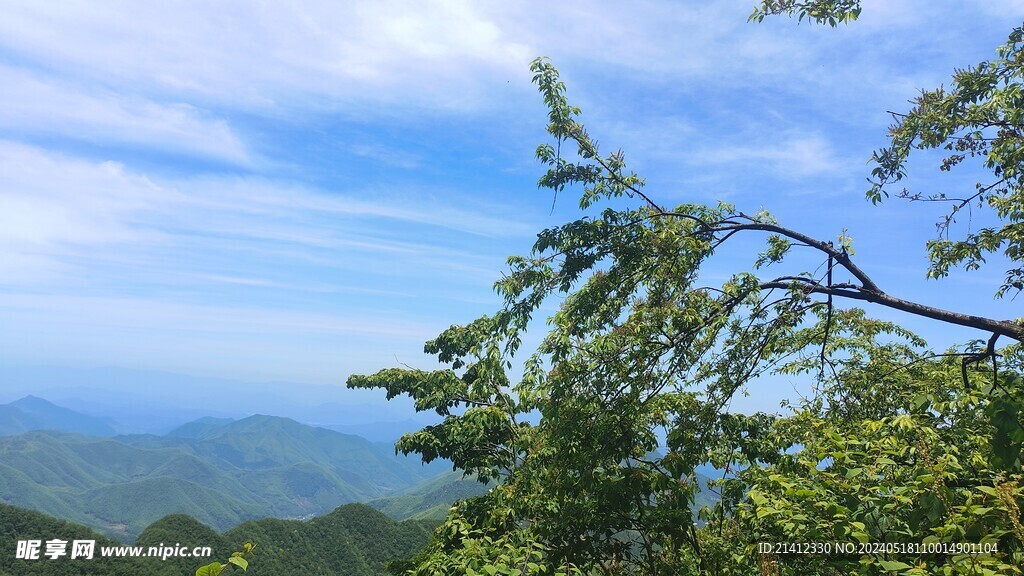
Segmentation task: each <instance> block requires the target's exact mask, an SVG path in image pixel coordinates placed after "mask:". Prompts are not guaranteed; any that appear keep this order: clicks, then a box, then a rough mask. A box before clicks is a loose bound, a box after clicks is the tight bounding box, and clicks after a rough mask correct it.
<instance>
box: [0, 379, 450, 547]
mask: <svg viewBox="0 0 1024 576" xmlns="http://www.w3.org/2000/svg"><path fill="white" fill-rule="evenodd" d="M26 400H27V401H26V402H23V401H20V400H19V401H18V402H15V403H12V404H10V405H7V406H8V407H9V408H11V410H10V411H11V412H13V410H20V408H18V406H19V405H33V406H36V407H37V408H39V407H43V408H46V406H44V405H43V404H41V403H40V401H39V399H26ZM42 402H45V401H42ZM47 404H48V403H47ZM58 408H60V407H56V406H53V405H50V407H49V408H48V410H49V412H47V411H46V410H39V411H37V412H36V414H45V413H50V414H58V415H62V416H64V417H68V419H66V420H62V423H63V424H64V425H65V426H66V427H67V428H71V427H72V424H73V425H74V427H76V428H78V423H82V425H83V426H84V424H86V423H88V421H81V422H80V419H77V418H75V417H72V416H73V414H72V415H69V414H67V413H64V412H60V410H57V409H58ZM68 412H71V411H68ZM7 416H8V414H4V413H2V412H0V423H3V424H4V425H5V428H4V429H6V430H11V429H15V428H14V424H16V423H18V422H22V421H23V420H24V417H23V416H21V414H15V416H16V418H8V417H7ZM93 424H95V422H93ZM104 431H105V432H108V433H109V430H104ZM446 470H450V466H449V465H448V464H446V463H444V462H440V461H436V462H433V463H431V464H430V465H424V464H422V463H421V462H420V461H419V460H418V459H417V458H413V457H405V456H399V455H396V454H395V452H394V448H393V447H392V446H391V445H389V444H384V443H375V442H370V441H368V440H366V439H364V438H361V437H358V436H354V435H349V434H342V433H340V432H336V431H333V430H327V429H324V428H318V427H313V426H308V425H305V424H301V423H299V422H296V421H294V420H291V419H289V418H282V417H276V416H263V415H254V416H250V417H247V418H242V419H239V420H231V419H226V418H221V419H217V418H203V419H200V420H197V421H194V422H191V423H187V424H185V425H182V426H180V427H178V428H176V429H174V430H172V431H171V432H170V433H168V434H165V435H160V436H158V435H153V434H136V435H121V436H97V435H85V434H81V433H71V432H62V431H58V430H52V429H48V430H36V431H31V432H23V433H20V434H16V435H7V436H0V501H2V502H6V503H8V504H13V505H16V506H22V507H26V508H32V509H35V510H39V511H42V512H45V513H48V514H51V515H54V516H57V517H60V518H64V519H67V520H71V521H75V522H80V523H82V524H85V525H87V526H90V527H92V528H95V529H97V530H99V531H101V532H103V533H105V534H108V535H110V536H113V537H115V538H118V539H120V540H123V541H128V540H131V539H133V538H134V537H136V536H137V535H138V534H139V533H140V532H141V531H142V530H143V529H144V528H145V527H146V526H147V525H149V524H150V523H152V522H153V521H155V520H157V519H159V518H161V517H163V516H166V515H168V514H172V513H185V514H189V515H191V516H193V517H195V518H196V519H198V520H199V521H201V522H203V523H204V524H207V525H209V526H211V527H213V528H214V529H217V530H226V529H228V528H230V527H232V526H235V525H237V524H239V523H241V522H243V521H245V520H249V519H256V518H262V517H268V516H274V517H280V518H305V517H311V516H315V515H321V514H325V513H327V512H329V511H331V510H333V509H334V508H336V507H337V506H339V505H341V504H346V503H351V502H365V501H370V500H375V499H380V498H385V497H392V496H396V495H399V494H402V493H403V491H404V490H407V489H410V488H412V487H414V486H417V485H418V484H419V483H421V482H423V481H425V480H430V479H433V478H435V477H436V476H437V475H439V474H441V473H443V472H445V471H446Z"/></svg>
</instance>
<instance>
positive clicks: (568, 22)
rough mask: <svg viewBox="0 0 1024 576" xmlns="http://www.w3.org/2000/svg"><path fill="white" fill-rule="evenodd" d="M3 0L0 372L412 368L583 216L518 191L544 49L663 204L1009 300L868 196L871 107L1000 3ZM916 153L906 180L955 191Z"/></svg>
mask: <svg viewBox="0 0 1024 576" xmlns="http://www.w3.org/2000/svg"><path fill="white" fill-rule="evenodd" d="M5 4H6V5H5V6H4V7H3V8H2V11H3V14H4V17H3V18H0V363H5V364H8V365H26V364H30V365H55V366H64V367H81V368H91V367H100V366H115V367H123V368H132V369H146V370H162V371H169V372H177V373H182V374H192V375H198V376H209V377H219V378H232V379H239V380H252V381H271V380H275V381H282V380H284V381H296V382H307V383H313V384H334V385H340V384H341V383H342V382H344V379H345V377H346V376H347V375H348V374H350V373H353V372H372V371H375V370H377V369H379V368H383V367H389V366H394V365H396V363H397V362H402V363H405V364H409V365H414V366H423V367H430V366H432V365H433V364H432V362H431V359H430V358H428V357H426V356H424V355H423V354H422V344H423V341H424V340H427V339H429V338H431V337H433V336H435V335H436V334H437V333H438V332H439V331H440V330H442V329H444V328H445V327H447V326H448V325H450V324H452V323H464V322H468V321H470V320H472V319H473V318H476V317H477V316H479V315H480V314H484V313H488V312H491V311H493V310H494V309H495V308H496V307H497V306H498V304H499V300H498V298H497V297H496V296H495V295H494V293H493V290H492V288H491V286H492V284H493V282H494V280H496V279H497V278H498V277H499V276H500V274H501V272H502V270H503V269H504V261H505V258H506V257H507V256H509V255H512V254H522V253H526V252H527V251H528V250H529V247H530V245H531V244H532V240H533V237H534V234H535V233H536V232H537V231H539V230H541V229H542V228H544V227H548V226H552V225H557V224H559V223H562V222H564V221H567V220H569V219H573V218H575V217H577V216H578V214H577V211H576V205H575V201H574V200H575V199H574V198H573V197H572V196H571V195H570V194H565V196H564V197H561V198H559V199H558V202H557V203H556V204H555V206H554V209H552V198H551V195H550V193H549V192H547V191H540V190H537V188H536V181H537V178H538V177H539V176H540V174H541V167H540V166H539V165H537V164H536V163H535V161H534V160H533V150H534V148H535V147H536V145H537V144H539V143H542V142H545V141H546V140H545V135H544V130H543V129H544V124H545V122H546V115H545V111H544V109H543V106H542V103H541V101H540V97H539V96H538V95H537V93H536V91H535V90H534V88H533V87H532V86H531V84H530V73H529V71H528V64H529V62H530V60H532V59H533V58H534V57H535V56H538V55H547V56H549V57H551V59H552V61H553V63H554V64H555V65H556V66H557V67H558V68H559V69H560V71H561V72H562V76H563V79H564V80H565V81H566V83H567V84H568V86H569V96H570V98H571V99H572V100H573V101H574V103H576V104H577V105H579V106H581V107H582V108H583V111H584V116H583V120H584V122H585V123H586V124H587V126H588V128H589V129H590V132H591V133H592V134H593V135H594V136H595V137H596V138H597V139H598V140H599V141H600V142H601V143H602V145H603V146H604V147H605V149H606V150H611V149H615V148H622V149H623V150H625V152H626V154H627V156H626V157H627V161H628V162H629V164H630V165H631V166H632V167H633V168H634V169H636V170H637V171H638V172H640V173H641V175H643V176H645V177H647V179H648V189H649V192H650V193H651V194H652V195H653V196H654V197H655V198H656V199H658V200H659V201H660V202H662V203H665V204H675V203H681V202H689V201H700V202H713V201H715V200H717V199H724V200H727V201H730V202H734V203H736V204H737V206H738V207H740V208H741V209H743V210H746V211H750V212H753V211H756V210H757V209H759V208H761V207H764V208H767V209H768V210H770V211H771V212H773V213H774V214H776V215H777V216H778V217H779V219H780V221H781V222H782V223H783V224H785V225H789V226H791V227H793V228H797V229H800V230H802V231H804V232H807V233H810V234H812V235H815V236H818V237H821V238H834V237H835V235H836V234H838V233H840V232H841V231H842V230H843V229H844V228H845V229H848V231H849V234H850V235H851V236H852V237H853V238H854V240H855V243H856V247H857V250H858V252H857V257H858V258H859V261H860V262H861V263H862V264H863V267H864V268H865V269H867V270H868V272H869V274H871V275H872V276H874V277H875V279H876V280H877V282H878V283H879V284H880V285H881V286H882V287H883V288H885V289H887V290H889V291H890V292H891V293H893V294H895V295H899V296H903V297H907V298H912V299H917V300H920V301H922V302H925V303H928V304H932V305H937V306H942V307H947V308H952V309H956V310H963V311H974V312H976V313H982V314H991V315H994V316H999V317H1013V316H1019V315H1021V314H1020V308H1019V303H1017V302H1011V301H1009V300H1006V301H993V300H992V297H991V295H992V293H993V292H994V291H995V289H996V287H997V286H998V283H999V281H1000V279H1001V276H1000V272H1001V269H1000V268H999V267H998V266H992V267H990V268H987V269H983V270H982V271H980V272H976V273H973V274H969V275H965V274H956V275H954V276H953V277H952V278H950V279H947V280H944V281H942V282H934V281H933V282H925V280H924V270H925V257H924V242H925V241H926V240H927V239H928V238H930V237H931V236H932V235H933V234H934V222H935V220H936V219H937V216H938V214H937V213H936V212H934V211H933V208H934V207H928V206H920V205H908V204H906V203H902V202H899V201H890V202H887V203H885V204H883V205H882V206H880V207H872V206H871V205H870V204H869V203H867V202H866V201H865V200H864V196H863V192H864V190H865V189H866V183H865V177H866V176H867V174H868V172H869V167H868V165H867V159H868V158H869V157H870V154H871V151H872V150H873V149H875V148H878V147H880V146H882V145H883V144H884V136H885V129H886V126H887V125H888V124H889V120H890V119H889V116H888V115H887V114H886V111H887V110H895V111H902V110H906V108H907V104H906V101H907V100H909V99H910V98H912V97H913V96H914V95H915V94H916V93H917V91H918V90H919V89H921V88H932V87H935V86H937V85H940V84H942V83H946V84H947V85H948V80H949V77H950V74H951V73H952V71H953V69H954V68H955V67H963V66H967V65H970V64H973V63H976V62H978V61H980V60H984V59H988V58H990V57H992V56H993V54H994V50H995V48H996V47H997V46H998V45H1000V44H1002V43H1003V42H1004V41H1005V39H1006V36H1007V34H1008V33H1009V31H1010V29H1011V28H1012V27H1013V26H1015V25H1019V24H1020V23H1021V18H1022V15H1024V2H1021V1H1019V0H1015V1H1006V2H990V1H986V0H973V1H956V2H954V1H948V2H928V1H923V0H921V1H910V0H907V1H903V0H892V1H885V2H883V1H881V0H878V1H871V2H865V8H864V12H863V15H862V17H861V20H860V21H858V22H857V23H855V24H853V25H851V26H845V27H840V28H838V29H835V30H832V29H828V28H822V27H816V26H808V25H807V24H806V23H805V24H802V25H797V23H796V22H795V21H793V20H789V19H775V20H768V21H765V22H764V23H762V24H752V23H747V22H746V17H747V15H748V14H749V13H750V11H751V8H752V0H738V1H723V2H675V1H673V2H638V3H622V2H560V3H551V2H545V3H539V2H516V3H501V4H499V3H480V2H342V3H336V2H322V3H317V2H304V3H283V2H248V1H247V2H222V3H214V4H210V3H199V2H192V3H190V2H161V3H140V2H127V1H126V2H113V1H111V2H103V3H96V2H66V3H65V2H62V3H60V4H54V3H5ZM936 165H937V164H936V162H935V159H934V157H930V158H929V157H926V160H925V161H924V162H921V163H919V164H918V165H916V166H915V168H916V169H915V172H913V174H912V177H913V179H912V180H911V181H910V184H911V185H914V186H920V187H922V188H931V189H936V190H938V189H942V190H946V191H953V190H955V189H958V187H959V188H960V189H962V187H964V186H970V185H971V183H972V182H973V180H971V174H969V173H966V172H964V173H958V174H955V175H952V176H945V177H939V176H937V174H938V173H937V170H935V166H936ZM748 260H749V256H745V255H743V254H741V253H732V254H728V253H727V254H724V255H723V258H722V259H721V260H720V261H719V263H718V264H716V266H720V268H715V269H712V270H709V271H708V273H709V275H714V274H721V275H722V276H723V277H724V275H726V274H728V273H731V272H733V271H735V270H736V267H737V266H745V265H746V264H745V263H746V262H747V261H748ZM554 306H555V304H554V303H553V304H552V308H551V309H552V310H553V309H554ZM874 312H875V313H877V315H878V316H882V317H886V318H892V319H895V320H900V321H905V322H906V323H907V324H909V325H911V326H912V327H914V328H916V329H918V330H920V331H921V332H922V333H923V334H924V335H925V336H927V337H928V338H929V339H930V340H931V341H932V342H933V343H934V344H935V345H936V346H938V347H944V346H946V345H948V344H951V343H953V342H958V341H963V340H965V339H967V338H972V337H979V335H977V334H973V333H970V332H967V331H959V330H952V329H948V328H945V327H938V326H935V325H933V324H928V323H926V322H922V321H919V320H916V319H913V318H908V317H906V316H903V315H900V314H899V313H895V312H888V311H884V310H880V311H874ZM537 336H538V337H539V335H537Z"/></svg>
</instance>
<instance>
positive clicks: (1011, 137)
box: [868, 27, 1024, 296]
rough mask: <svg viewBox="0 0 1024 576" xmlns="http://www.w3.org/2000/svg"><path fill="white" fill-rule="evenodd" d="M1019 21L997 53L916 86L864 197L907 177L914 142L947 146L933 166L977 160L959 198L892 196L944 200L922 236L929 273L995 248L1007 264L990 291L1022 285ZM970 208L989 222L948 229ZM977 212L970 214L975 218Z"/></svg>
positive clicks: (976, 260)
mask: <svg viewBox="0 0 1024 576" xmlns="http://www.w3.org/2000/svg"><path fill="white" fill-rule="evenodd" d="M1022 38H1024V28H1020V27H1018V28H1015V29H1014V30H1013V32H1011V33H1010V36H1009V39H1008V40H1007V43H1006V45H1004V46H1002V47H1000V48H999V50H998V53H997V57H996V58H995V59H994V60H990V61H988V62H982V63H980V64H978V65H977V66H973V67H970V68H965V69H962V70H957V71H956V73H955V74H954V75H953V83H952V85H951V86H950V88H949V89H948V90H947V89H944V88H938V89H935V90H930V91H925V92H922V93H921V95H920V96H918V97H917V98H916V100H915V101H914V107H913V108H912V109H911V110H910V112H908V113H906V114H896V115H894V116H895V118H896V122H895V124H893V125H892V126H891V127H890V131H889V136H890V138H891V145H890V146H889V147H887V148H884V149H882V150H879V151H877V152H876V153H875V155H874V158H873V160H874V161H875V163H876V164H877V166H876V167H875V169H874V170H873V171H872V176H873V177H874V179H875V180H874V182H873V183H872V187H871V189H870V190H869V191H868V198H870V199H871V200H872V201H873V202H878V201H880V200H881V199H882V197H883V196H887V195H888V189H889V188H891V187H892V186H893V185H894V184H896V183H897V182H899V181H901V180H903V179H904V178H905V177H906V176H907V172H906V166H907V159H908V157H909V155H910V152H911V151H912V150H914V149H929V148H937V149H942V150H946V151H947V152H948V153H949V154H948V155H946V156H945V157H944V158H943V159H942V162H941V165H940V169H941V170H943V171H950V170H953V169H954V168H956V167H957V166H959V165H960V164H962V163H963V162H965V161H967V160H970V159H977V160H978V161H980V163H981V164H982V165H983V166H984V168H986V169H987V170H988V171H990V172H991V173H992V178H991V180H988V181H984V182H978V183H977V184H975V187H974V190H973V191H972V192H971V193H970V194H965V195H963V196H962V197H954V196H947V195H946V194H944V193H926V192H921V191H910V190H907V189H906V188H904V189H902V190H900V191H898V195H899V196H901V197H903V198H909V199H911V200H921V201H930V202H941V203H944V204H947V205H949V206H951V208H949V210H948V212H947V213H946V214H945V215H944V216H943V218H942V219H941V220H939V222H938V223H937V225H936V227H937V229H938V238H936V239H935V240H932V241H931V242H929V243H928V254H929V257H930V258H931V267H930V268H929V270H928V274H929V276H931V277H933V278H939V277H942V276H945V275H946V274H948V273H949V269H950V268H951V267H954V266H958V265H963V266H964V267H965V268H967V269H968V270H975V269H977V268H979V267H980V266H981V265H982V264H983V263H984V262H985V255H986V254H991V253H994V252H1002V254H1003V255H1005V256H1006V257H1007V259H1009V261H1010V262H1011V263H1014V265H1015V267H1011V268H1010V269H1009V270H1007V271H1006V277H1005V280H1004V281H1003V284H1002V285H1001V286H1000V287H999V290H998V291H997V294H998V295H1000V296H1002V295H1004V294H1006V293H1007V292H1012V293H1014V294H1015V293H1018V292H1020V291H1021V290H1022V289H1024V268H1021V267H1020V266H1019V265H1018V264H1019V262H1020V261H1021V260H1022V259H1024V208H1022V207H1024V132H1022V130H1024V52H1022V48H1024V45H1022ZM972 208H978V209H980V210H986V209H988V210H992V211H993V212H994V213H995V215H996V216H997V218H998V221H997V222H996V223H993V224H991V225H986V226H983V227H981V228H979V229H977V230H971V229H968V230H967V232H965V233H964V234H963V237H962V238H961V239H956V238H955V237H953V236H952V231H951V228H952V227H953V225H954V224H955V223H956V222H957V220H958V219H960V218H961V217H962V216H964V215H963V212H965V211H970V210H971V209H972ZM976 219H980V218H971V220H976Z"/></svg>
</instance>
